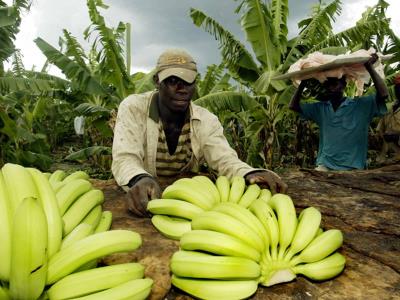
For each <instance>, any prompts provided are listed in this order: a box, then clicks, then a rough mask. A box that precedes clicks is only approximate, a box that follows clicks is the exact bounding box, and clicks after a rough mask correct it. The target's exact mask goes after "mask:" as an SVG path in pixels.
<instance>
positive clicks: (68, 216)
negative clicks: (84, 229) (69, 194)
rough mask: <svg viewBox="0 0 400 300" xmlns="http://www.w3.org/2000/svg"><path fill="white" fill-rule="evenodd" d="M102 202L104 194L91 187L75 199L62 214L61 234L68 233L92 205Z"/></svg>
mask: <svg viewBox="0 0 400 300" xmlns="http://www.w3.org/2000/svg"><path fill="white" fill-rule="evenodd" d="M103 202H104V194H103V192H102V191H101V190H98V189H91V190H90V191H87V192H86V193H84V194H83V195H81V196H80V197H79V198H78V199H76V200H75V201H74V203H72V205H71V206H70V207H69V208H68V209H67V211H66V212H65V213H64V215H63V216H62V220H63V222H64V227H63V235H64V236H65V235H67V234H68V233H70V232H71V231H72V230H73V229H74V228H75V227H76V226H77V225H78V224H79V223H80V222H81V221H82V220H83V219H84V218H85V217H86V216H87V214H88V213H89V212H90V211H91V210H92V209H93V208H94V207H96V206H97V205H100V204H102V203H103Z"/></svg>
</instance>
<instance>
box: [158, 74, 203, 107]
mask: <svg viewBox="0 0 400 300" xmlns="http://www.w3.org/2000/svg"><path fill="white" fill-rule="evenodd" d="M195 82H196V81H193V82H192V83H188V82H186V81H184V80H182V79H180V78H179V77H176V76H170V77H168V78H166V79H164V80H163V81H162V82H160V83H158V88H159V95H160V101H161V104H162V105H164V106H166V107H167V108H168V109H169V110H171V111H173V112H185V111H186V110H187V108H188V107H189V103H190V101H191V100H192V97H193V94H194V92H195V89H196V85H195Z"/></svg>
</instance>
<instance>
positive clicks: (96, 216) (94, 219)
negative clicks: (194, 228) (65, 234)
mask: <svg viewBox="0 0 400 300" xmlns="http://www.w3.org/2000/svg"><path fill="white" fill-rule="evenodd" d="M102 214H103V209H102V208H101V205H96V206H95V207H93V208H92V210H91V211H90V212H89V213H88V214H87V215H86V217H85V218H83V220H82V221H81V223H80V224H82V223H85V224H89V225H92V226H93V228H96V227H97V226H98V225H99V223H100V221H101V216H102Z"/></svg>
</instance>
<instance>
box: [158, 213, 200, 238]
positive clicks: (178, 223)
mask: <svg viewBox="0 0 400 300" xmlns="http://www.w3.org/2000/svg"><path fill="white" fill-rule="evenodd" d="M151 223H153V225H154V227H155V228H156V229H157V230H158V231H159V232H160V233H161V234H162V235H164V236H166V237H167V238H170V239H173V240H179V239H180V238H181V236H182V235H183V234H184V233H186V232H188V231H190V230H192V228H191V224H190V221H189V220H186V219H182V218H174V217H169V216H164V215H154V216H153V217H152V218H151Z"/></svg>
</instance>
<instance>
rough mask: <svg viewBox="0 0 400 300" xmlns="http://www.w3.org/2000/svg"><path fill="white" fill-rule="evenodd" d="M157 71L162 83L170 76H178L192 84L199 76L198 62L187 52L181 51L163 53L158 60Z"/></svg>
mask: <svg viewBox="0 0 400 300" xmlns="http://www.w3.org/2000/svg"><path fill="white" fill-rule="evenodd" d="M156 71H157V74H158V80H159V81H160V82H161V81H163V80H164V79H166V78H168V77H170V76H176V77H179V78H181V79H183V80H185V81H186V82H188V83H192V82H193V81H194V80H195V79H196V76H197V67H196V62H195V61H194V59H193V58H192V57H191V56H190V55H189V54H188V53H187V52H185V51H183V50H180V49H169V50H166V51H165V52H163V53H162V54H161V55H160V57H159V58H158V61H157V67H156Z"/></svg>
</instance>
